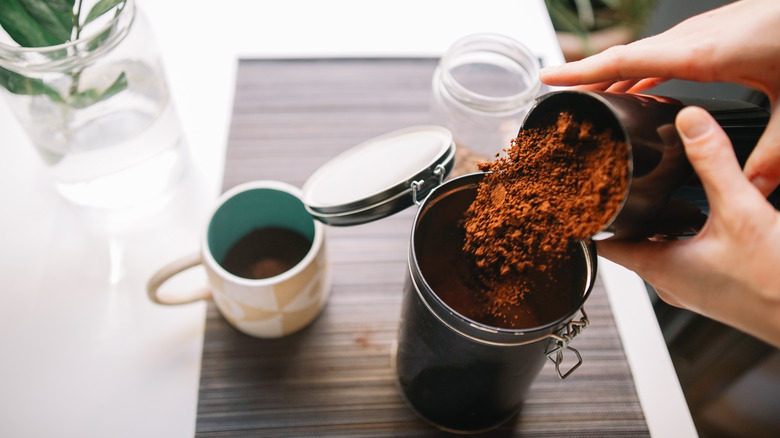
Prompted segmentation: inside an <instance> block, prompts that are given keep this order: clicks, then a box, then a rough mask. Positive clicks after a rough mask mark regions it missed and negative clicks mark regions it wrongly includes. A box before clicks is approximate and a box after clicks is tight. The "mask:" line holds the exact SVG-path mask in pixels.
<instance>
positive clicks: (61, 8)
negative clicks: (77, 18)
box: [46, 0, 76, 14]
mask: <svg viewBox="0 0 780 438" xmlns="http://www.w3.org/2000/svg"><path fill="white" fill-rule="evenodd" d="M46 3H48V4H49V7H50V8H52V9H53V10H55V11H57V12H67V13H69V14H70V13H72V12H73V5H74V4H75V3H76V0H49V1H48V2H46Z"/></svg>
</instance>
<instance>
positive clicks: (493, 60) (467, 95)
mask: <svg viewBox="0 0 780 438" xmlns="http://www.w3.org/2000/svg"><path fill="white" fill-rule="evenodd" d="M539 68H540V67H539V59H538V58H537V57H536V56H535V55H534V54H533V53H531V51H530V50H529V49H528V48H527V47H526V46H525V45H523V44H522V43H520V42H519V41H516V40H514V39H512V38H509V37H507V36H504V35H499V34H490V33H480V34H473V35H469V36H466V37H464V38H462V39H460V40H458V41H456V42H455V43H454V44H453V45H452V46H451V47H450V48H449V49H448V50H447V52H446V53H445V54H444V55H443V56H442V57H441V59H440V61H439V64H438V66H437V68H436V70H435V72H434V74H433V96H434V98H433V108H432V113H433V118H434V121H435V122H436V123H439V124H442V125H444V126H446V127H447V128H448V129H449V130H450V131H451V132H452V134H453V136H454V138H455V142H456V144H457V145H458V148H459V149H463V148H466V149H467V150H468V151H469V152H471V153H473V154H476V155H477V156H479V157H480V158H483V159H485V158H488V157H492V156H494V155H496V154H497V153H500V152H501V151H502V150H503V149H504V148H507V147H509V142H510V140H511V139H513V138H515V137H516V136H517V132H518V131H519V130H520V125H521V124H522V121H523V118H524V117H525V114H526V113H527V112H528V110H529V109H530V106H531V104H532V103H533V101H534V98H535V97H536V95H537V93H538V92H539V89H540V88H541V82H540V81H539Z"/></svg>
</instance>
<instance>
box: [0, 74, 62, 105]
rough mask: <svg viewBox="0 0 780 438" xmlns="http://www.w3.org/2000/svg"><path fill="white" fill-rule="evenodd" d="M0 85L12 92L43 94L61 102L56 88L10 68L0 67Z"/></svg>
mask: <svg viewBox="0 0 780 438" xmlns="http://www.w3.org/2000/svg"><path fill="white" fill-rule="evenodd" d="M0 85H2V86H3V88H5V89H6V90H8V91H10V92H11V93H13V94H21V95H28V96H36V95H40V94H45V95H47V96H49V97H50V98H51V100H53V101H55V102H62V101H63V100H62V97H61V96H60V94H59V93H57V90H55V89H54V88H52V87H51V86H49V85H48V84H46V83H45V82H43V81H42V80H41V79H37V78H29V77H27V76H24V75H21V74H19V73H16V72H14V71H11V70H7V69H5V68H3V67H0Z"/></svg>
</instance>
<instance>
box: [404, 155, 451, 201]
mask: <svg viewBox="0 0 780 438" xmlns="http://www.w3.org/2000/svg"><path fill="white" fill-rule="evenodd" d="M446 173H447V169H445V168H444V166H442V165H441V164H437V165H436V168H434V169H433V176H435V177H437V178H438V179H439V185H441V184H442V183H444V175H445V174H446ZM423 185H425V180H422V179H421V180H418V181H412V183H411V184H410V186H411V188H412V199H413V200H414V203H415V204H416V205H418V206H419V205H422V201H421V200H420V199H418V196H417V195H418V194H419V193H420V189H422V187H423Z"/></svg>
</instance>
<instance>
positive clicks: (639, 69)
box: [539, 38, 687, 86]
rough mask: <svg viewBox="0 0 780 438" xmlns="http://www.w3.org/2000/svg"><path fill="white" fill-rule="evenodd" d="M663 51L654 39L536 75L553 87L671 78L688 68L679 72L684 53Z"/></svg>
mask: <svg viewBox="0 0 780 438" xmlns="http://www.w3.org/2000/svg"><path fill="white" fill-rule="evenodd" d="M672 54H674V52H673V50H670V49H669V48H665V47H664V45H663V44H659V43H657V42H656V40H655V39H654V38H648V39H646V40H640V41H636V42H633V43H631V44H629V45H626V46H613V47H610V48H609V49H607V50H605V51H603V52H601V53H599V54H596V55H593V56H590V57H588V58H585V59H581V60H579V61H574V62H570V63H568V64H564V65H559V66H551V67H545V68H543V69H542V70H541V71H540V72H539V77H540V78H541V80H542V82H544V83H545V84H548V85H553V86H565V85H586V84H604V83H615V82H621V81H625V80H642V79H645V78H670V77H675V76H679V75H681V74H682V73H684V72H685V71H686V70H687V69H680V68H679V67H680V63H681V62H685V54H683V53H678V54H677V56H676V59H677V61H675V59H674V58H673V57H672Z"/></svg>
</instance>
